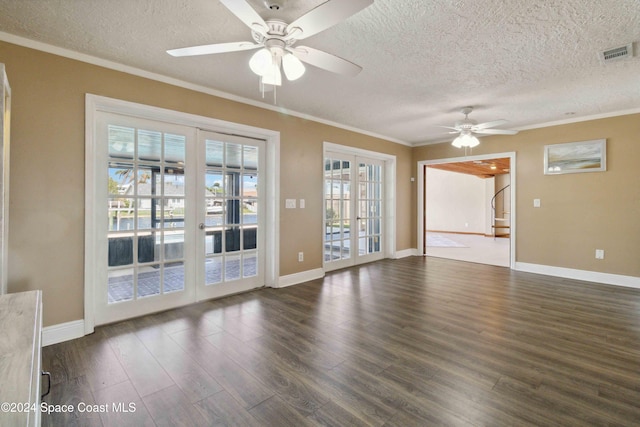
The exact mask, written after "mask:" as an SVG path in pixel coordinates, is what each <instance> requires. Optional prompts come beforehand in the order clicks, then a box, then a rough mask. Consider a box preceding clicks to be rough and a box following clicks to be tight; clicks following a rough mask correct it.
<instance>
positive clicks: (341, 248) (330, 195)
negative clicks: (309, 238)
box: [324, 151, 385, 271]
mask: <svg viewBox="0 0 640 427" xmlns="http://www.w3.org/2000/svg"><path fill="white" fill-rule="evenodd" d="M384 171H385V168H384V161H382V160H377V159H371V158H366V157H361V156H354V155H348V154H345V153H339V152H331V151H327V152H326V153H325V162H324V178H325V184H324V185H325V193H324V199H325V206H324V213H325V215H324V218H325V221H324V230H325V233H324V269H325V270H326V271H329V270H335V269H338V268H343V267H348V266H351V265H354V264H361V263H364V262H370V261H375V260H378V259H382V258H383V257H384V245H383V243H384V242H383V239H384V233H383V231H382V230H383V229H384V228H383V227H384V224H383V222H384V206H383V200H384Z"/></svg>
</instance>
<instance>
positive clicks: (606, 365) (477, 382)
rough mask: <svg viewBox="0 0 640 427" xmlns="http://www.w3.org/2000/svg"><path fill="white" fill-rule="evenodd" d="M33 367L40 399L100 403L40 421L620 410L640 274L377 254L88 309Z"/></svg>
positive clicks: (174, 422)
mask: <svg viewBox="0 0 640 427" xmlns="http://www.w3.org/2000/svg"><path fill="white" fill-rule="evenodd" d="M43 369H45V370H48V371H50V372H51V374H52V389H51V394H50V395H49V396H47V397H46V398H45V402H47V403H49V404H72V405H74V407H75V408H76V409H77V408H78V405H79V404H80V403H81V402H82V403H83V404H85V405H91V404H95V405H106V407H107V408H108V412H103V413H96V412H78V411H77V410H76V411H75V412H73V413H54V414H51V415H44V416H43V425H44V426H119V427H124V426H190V427H192V426H223V425H227V426H278V427H280V426H296V427H299V426H318V425H327V426H428V425H444V426H527V425H530V426H559V425H571V426H575V425H580V426H583V425H585V426H586V425H617V426H633V425H640V290H638V289H628V288H621V287H615V286H606V285H598V284H593V283H587V282H579V281H573V280H566V279H560V278H553V277H548V276H540V275H535V274H529V273H521V272H514V271H511V270H509V269H507V268H502V267H494V266H487V265H481V264H472V263H465V262H461V261H453V260H446V259H439V258H423V257H411V258H404V259H401V260H384V261H380V262H376V263H372V264H367V265H364V266H360V267H354V268H350V269H346V270H342V271H337V272H333V273H330V274H328V275H327V276H326V277H325V278H324V279H321V280H316V281H312V282H309V283H305V284H301V285H297V286H292V287H289V288H284V289H262V290H257V291H254V292H250V293H245V294H242V295H236V296H232V297H228V298H223V299H219V300H215V301H208V302H204V303H199V304H195V305H191V306H188V307H184V308H181V309H177V310H172V311H167V312H163V313H159V314H155V315H150V316H145V317H142V318H138V319H132V320H129V321H126V322H121V323H117V324H113V325H108V326H105V327H100V328H97V329H96V332H95V333H94V334H92V335H90V336H86V337H83V338H81V339H77V340H74V341H69V342H66V343H61V344H57V345H53V346H49V347H46V348H44V350H43ZM114 405H115V407H114ZM118 405H120V406H118ZM118 407H120V408H127V409H129V410H132V409H135V411H130V412H122V411H120V412H118V411H116V409H117V408H118ZM98 408H100V407H98Z"/></svg>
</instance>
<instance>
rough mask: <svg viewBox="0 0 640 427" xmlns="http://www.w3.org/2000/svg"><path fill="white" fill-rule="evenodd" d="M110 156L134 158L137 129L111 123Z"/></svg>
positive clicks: (108, 128)
mask: <svg viewBox="0 0 640 427" xmlns="http://www.w3.org/2000/svg"><path fill="white" fill-rule="evenodd" d="M107 133H108V141H109V157H111V158H114V159H133V154H134V148H135V129H133V128H129V127H124V126H115V125H109V126H108V127H107Z"/></svg>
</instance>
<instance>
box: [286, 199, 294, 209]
mask: <svg viewBox="0 0 640 427" xmlns="http://www.w3.org/2000/svg"><path fill="white" fill-rule="evenodd" d="M284 207H285V208H287V209H295V208H296V199H287V200H285V204H284Z"/></svg>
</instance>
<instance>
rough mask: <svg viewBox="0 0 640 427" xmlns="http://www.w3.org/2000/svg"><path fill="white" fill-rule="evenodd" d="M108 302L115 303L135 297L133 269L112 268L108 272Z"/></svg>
mask: <svg viewBox="0 0 640 427" xmlns="http://www.w3.org/2000/svg"><path fill="white" fill-rule="evenodd" d="M107 298H108V303H109V304H113V303H116V302H122V301H131V300H132V299H133V269H132V268H126V269H124V270H111V271H109V274H108V287H107Z"/></svg>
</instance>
